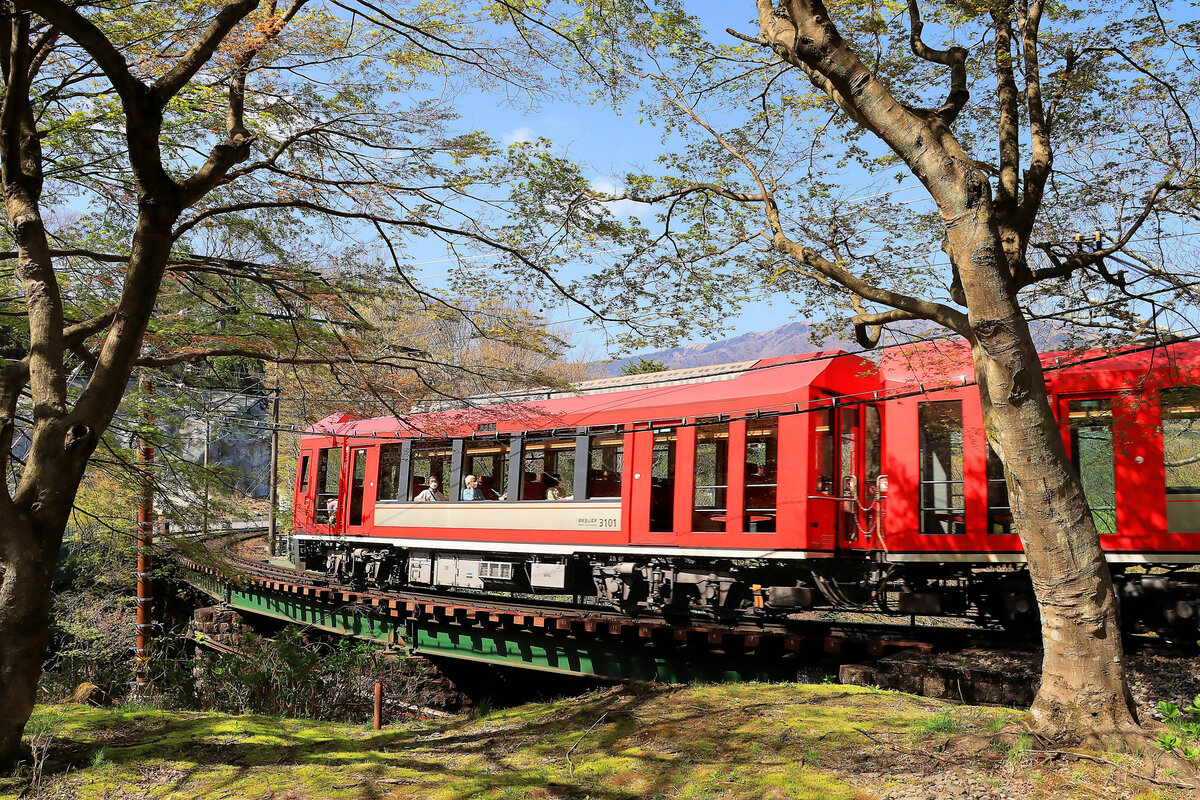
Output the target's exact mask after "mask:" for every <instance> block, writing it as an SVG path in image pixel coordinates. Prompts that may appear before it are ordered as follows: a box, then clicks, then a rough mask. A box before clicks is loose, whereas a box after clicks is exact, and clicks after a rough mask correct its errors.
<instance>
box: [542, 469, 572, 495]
mask: <svg viewBox="0 0 1200 800" xmlns="http://www.w3.org/2000/svg"><path fill="white" fill-rule="evenodd" d="M538 477H539V481H540V482H541V483H544V484H545V485H546V499H547V500H566V499H567V493H566V492H564V491H563V488H562V481H561V480H559V478H558V476H557V475H550V474H549V473H546V472H543V473H542V474H541V475H540V476H538Z"/></svg>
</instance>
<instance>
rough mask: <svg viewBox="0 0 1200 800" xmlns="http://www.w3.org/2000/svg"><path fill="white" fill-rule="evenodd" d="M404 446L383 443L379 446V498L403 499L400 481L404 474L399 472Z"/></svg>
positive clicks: (402, 488)
mask: <svg viewBox="0 0 1200 800" xmlns="http://www.w3.org/2000/svg"><path fill="white" fill-rule="evenodd" d="M403 452H404V446H403V445H399V444H385V445H383V446H382V447H380V448H379V490H378V495H377V496H378V498H379V499H380V500H403V499H404V497H403V496H402V494H403V492H404V487H403V486H402V485H401V482H402V481H403V480H404V476H403V475H401V474H400V470H401V458H402V455H403Z"/></svg>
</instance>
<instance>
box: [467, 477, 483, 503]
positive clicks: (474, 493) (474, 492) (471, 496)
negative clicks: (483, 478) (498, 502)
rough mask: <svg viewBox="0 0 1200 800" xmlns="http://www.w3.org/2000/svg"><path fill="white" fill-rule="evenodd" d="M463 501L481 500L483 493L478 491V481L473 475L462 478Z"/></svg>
mask: <svg viewBox="0 0 1200 800" xmlns="http://www.w3.org/2000/svg"><path fill="white" fill-rule="evenodd" d="M462 499H463V500H482V499H483V492H482V491H481V490H480V489H479V479H478V478H476V477H475V476H474V475H468V476H467V477H465V478H463V490H462Z"/></svg>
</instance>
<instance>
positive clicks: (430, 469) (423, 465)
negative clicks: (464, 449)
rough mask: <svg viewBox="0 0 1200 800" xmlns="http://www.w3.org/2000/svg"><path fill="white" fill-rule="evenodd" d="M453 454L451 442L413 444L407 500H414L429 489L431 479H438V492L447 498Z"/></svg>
mask: <svg viewBox="0 0 1200 800" xmlns="http://www.w3.org/2000/svg"><path fill="white" fill-rule="evenodd" d="M451 454H452V451H451V449H450V442H446V441H442V442H422V443H419V444H418V443H413V446H412V461H411V464H412V467H411V470H410V475H411V477H410V478H409V490H408V497H407V498H405V499H406V500H407V499H412V498H414V497H416V496H417V495H419V494H420V493H421V492H423V491H425V490H426V489H428V488H429V479H430V478H437V479H438V483H439V484H440V485H439V486H438V491H439V492H441V493H442V495H443V496H445V494H446V492H447V491H448V490H449V487H450V459H451Z"/></svg>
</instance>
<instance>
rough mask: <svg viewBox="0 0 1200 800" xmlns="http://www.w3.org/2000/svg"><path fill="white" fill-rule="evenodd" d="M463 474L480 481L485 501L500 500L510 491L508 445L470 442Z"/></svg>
mask: <svg viewBox="0 0 1200 800" xmlns="http://www.w3.org/2000/svg"><path fill="white" fill-rule="evenodd" d="M463 474H464V475H474V476H475V477H476V478H478V479H479V483H478V486H479V490H480V491H481V492H482V493H483V499H484V500H499V499H500V496H501V495H502V494H504V493H505V492H506V491H508V488H507V484H506V483H505V478H506V476H507V475H508V445H507V444H506V443H504V442H468V443H467V451H466V455H465V457H464V459H463Z"/></svg>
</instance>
